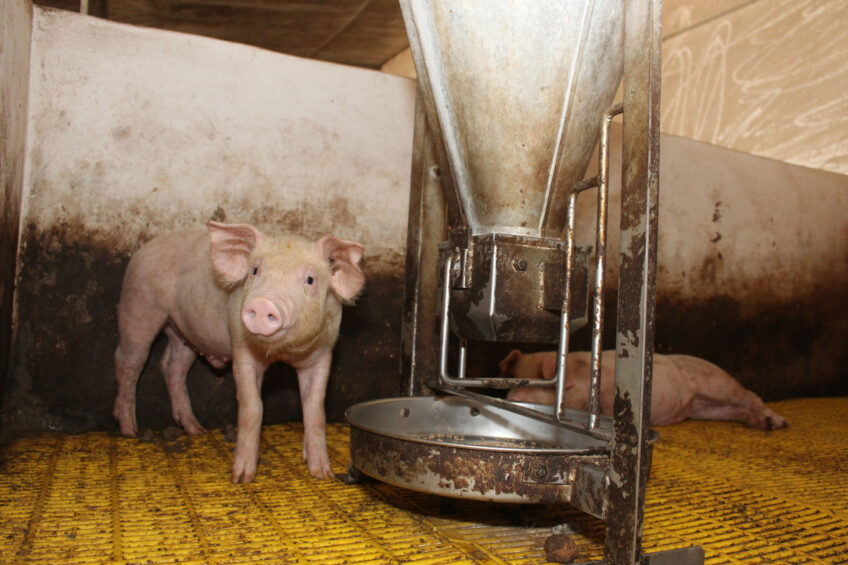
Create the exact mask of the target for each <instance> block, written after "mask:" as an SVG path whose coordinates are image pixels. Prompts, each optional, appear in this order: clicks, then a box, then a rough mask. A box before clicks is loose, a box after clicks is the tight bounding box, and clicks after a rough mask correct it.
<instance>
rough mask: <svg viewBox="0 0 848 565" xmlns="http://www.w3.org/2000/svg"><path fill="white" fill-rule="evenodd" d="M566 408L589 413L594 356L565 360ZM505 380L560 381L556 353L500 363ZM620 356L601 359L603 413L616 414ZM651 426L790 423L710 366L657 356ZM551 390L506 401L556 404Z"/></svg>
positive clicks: (526, 390)
mask: <svg viewBox="0 0 848 565" xmlns="http://www.w3.org/2000/svg"><path fill="white" fill-rule="evenodd" d="M566 368H567V371H566V382H565V389H566V395H565V405H566V407H568V408H575V409H578V410H588V408H589V391H590V382H589V381H590V372H591V354H590V353H589V352H586V351H580V352H574V353H569V354H568V357H567V358H566ZM500 371H501V376H512V377H518V378H522V379H547V380H552V379H554V378H555V377H556V353H555V352H553V351H547V352H541V353H529V354H526V355H525V354H523V353H521V351H518V350H517V349H514V350H513V351H511V352H510V353H509V355H507V357H506V358H505V359H504V360H503V361H501V362H500ZM614 371H615V351H611V350H610V351H604V352H603V353H602V354H601V373H602V375H603V376H602V379H601V411H602V412H603V413H604V414H612V405H613V400H614V397H615V388H614V383H613V372H614ZM651 387H652V388H651V424H653V425H657V426H664V425H667V424H676V423H677V422H682V421H683V420H686V419H688V418H692V419H694V420H735V421H739V422H744V423H745V424H747V425H748V426H750V427H752V428H760V429H764V430H771V429H775V428H784V427H786V425H787V424H786V420H785V419H784V418H783V416H781V415H780V414H778V413H776V412H774V411H773V410H771V409H769V408H768V407H767V406H766V405H765V404H763V401H762V400H761V399H760V397H759V396H757V395H756V394H754V393H753V392H751V391H750V390H747V389H746V388H744V387H743V386H742V385H741V384H739V382H737V381H736V379H734V378H733V377H731V376H730V375H729V374H727V373H726V372H725V371H723V370H722V369H721V368H720V367H718V366H716V365H713V364H712V363H710V362H709V361H705V360H704V359H700V358H698V357H691V356H689V355H658V354H655V355H654V370H653V382H652V385H651ZM555 394H556V392H555V390H554V389H553V388H552V387H518V388H514V389H512V390H510V392H509V394H508V395H507V398H508V399H509V400H513V401H516V402H532V403H536V404H549V405H552V404H554V402H555V400H554V397H555Z"/></svg>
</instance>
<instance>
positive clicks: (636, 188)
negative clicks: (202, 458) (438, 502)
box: [605, 0, 662, 565]
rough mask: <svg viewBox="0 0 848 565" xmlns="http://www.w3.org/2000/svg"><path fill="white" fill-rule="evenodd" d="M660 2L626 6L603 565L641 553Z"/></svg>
mask: <svg viewBox="0 0 848 565" xmlns="http://www.w3.org/2000/svg"><path fill="white" fill-rule="evenodd" d="M661 11H662V2H661V0H641V1H632V2H628V3H626V7H625V28H624V30H625V33H624V36H625V45H624V57H625V62H624V65H625V71H624V129H623V140H624V148H623V154H622V155H623V156H622V161H623V168H622V189H621V239H620V249H619V280H618V293H619V294H618V326H617V337H616V342H617V343H616V351H617V353H616V367H615V383H616V395H615V400H614V405H613V415H614V420H615V436H614V438H613V442H612V447H611V452H610V474H609V477H610V485H609V496H608V504H609V515H608V518H607V528H606V541H605V563H608V564H610V565H613V564H620V565H624V564H627V565H633V564H634V563H637V562H639V561H640V559H641V547H642V522H643V519H644V503H645V487H646V485H647V480H648V465H649V463H650V458H649V450H650V447H649V445H648V433H649V425H650V408H651V376H652V375H651V369H652V354H653V345H654V310H655V305H656V271H657V224H658V213H659V201H658V199H659V104H660V75H659V68H660V41H661V40H660V21H661Z"/></svg>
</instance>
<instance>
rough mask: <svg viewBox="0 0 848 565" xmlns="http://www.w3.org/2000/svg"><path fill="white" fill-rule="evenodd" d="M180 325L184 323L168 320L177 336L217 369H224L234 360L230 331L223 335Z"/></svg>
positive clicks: (169, 325)
mask: <svg viewBox="0 0 848 565" xmlns="http://www.w3.org/2000/svg"><path fill="white" fill-rule="evenodd" d="M180 325H182V324H178V323H177V322H176V321H175V320H173V319H171V320H169V321H168V327H169V329H170V330H172V332H173V334H175V337H176V338H178V339H179V340H180V341H182V343H183V344H184V345H185V346H186V347H188V348H189V349H191V350H192V351H194V352H195V353H196V354H197V355H198V356H200V357H203V358H204V359H206V361H208V362H209V364H210V365H212V366H213V367H215V368H216V369H223V368H224V367H225V366H226V365H227V364H228V363H229V362H230V361H232V345H231V343H230V336H229V333H228V332H227V333H225V334H221V335H214V334H213V333H211V332H207V333H201V332H193V331H191V330H190V329H188V328H181V327H180Z"/></svg>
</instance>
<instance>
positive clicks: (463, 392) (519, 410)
mask: <svg viewBox="0 0 848 565" xmlns="http://www.w3.org/2000/svg"><path fill="white" fill-rule="evenodd" d="M548 383H550V381H548ZM429 386H430V387H431V388H432V389H434V390H436V391H438V392H445V393H448V394H453V395H455V396H462V397H465V398H471V399H474V400H476V401H478V402H480V403H481V404H486V405H488V406H496V407H498V408H503V409H504V410H507V411H509V412H513V413H515V414H520V415H522V416H527V417H528V418H533V419H534V420H538V421H540V422H545V423H549V424H554V425H557V426H560V427H563V428H568V429H569V430H572V431H575V432H578V433H581V434H583V435H587V436H589V437H593V438H595V439H600V440H604V441H607V442H609V441H611V440H612V430H611V429H610V426H611V425H612V422H610V421H609V420H607V427H606V429H604V428H596V429H594V430H588V429H586V423H585V422H577V421H575V420H572V419H570V418H567V417H566V418H564V419H562V420H555V419H554V418H552V416H551V414H548V413H546V412H540V411H539V410H535V409H533V408H529V407H527V406H523V405H521V404H518V403H516V402H512V401H510V400H504V399H503V398H497V397H494V396H489V395H487V394H480V393H478V392H472V391H470V390H467V389H465V388H461V387H456V386H450V385H443V384H442V385H440V384H437V383H431V384H430V385H429ZM600 452H603V453H606V452H607V449H606V448H604V449H602V450H600Z"/></svg>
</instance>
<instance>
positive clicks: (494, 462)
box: [347, 396, 608, 517]
mask: <svg viewBox="0 0 848 565" xmlns="http://www.w3.org/2000/svg"><path fill="white" fill-rule="evenodd" d="M347 417H348V421H349V422H350V423H351V442H350V446H351V460H352V464H353V466H354V467H355V468H356V469H358V470H359V471H362V472H364V473H365V474H367V475H369V476H372V477H374V478H377V479H379V480H381V481H384V482H388V483H390V484H394V485H396V486H402V487H405V488H410V489H413V490H418V491H422V492H428V493H434V494H440V495H444V496H450V497H454V498H472V499H478V500H489V501H498V502H524V503H530V502H533V503H553V502H565V503H570V504H575V505H576V506H577V507H578V508H580V509H581V510H584V511H586V512H589V513H593V514H594V515H596V516H598V517H601V516H602V514H603V504H602V502H600V503H599V502H598V501H603V499H604V489H605V488H606V486H605V485H606V481H605V478H604V477H605V473H606V465H607V461H608V458H607V456H606V455H605V454H603V453H605V452H606V449H607V445H608V444H607V442H606V441H602V440H594V439H592V438H589V437H588V436H585V435H582V434H579V433H576V432H573V431H570V430H568V429H565V428H562V427H558V426H556V425H552V424H550V423H545V422H541V421H538V420H533V419H529V418H526V417H523V416H520V415H516V414H508V413H507V412H505V411H502V410H499V409H497V408H494V407H491V406H486V405H484V404H478V403H476V402H474V401H471V400H468V399H462V398H457V397H450V396H449V397H444V398H436V399H433V398H430V397H418V398H402V399H387V400H381V401H374V402H368V403H363V404H359V405H357V406H354V407H352V408H351V409H350V410H349V411H348V414H347ZM575 481H580V484H581V486H582V487H584V490H589V491H590V492H588V493H586V492H584V493H583V494H582V495H581V496H580V497H578V498H574V496H575V493H574V490H573V488H572V486H573V484H574V482H575Z"/></svg>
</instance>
